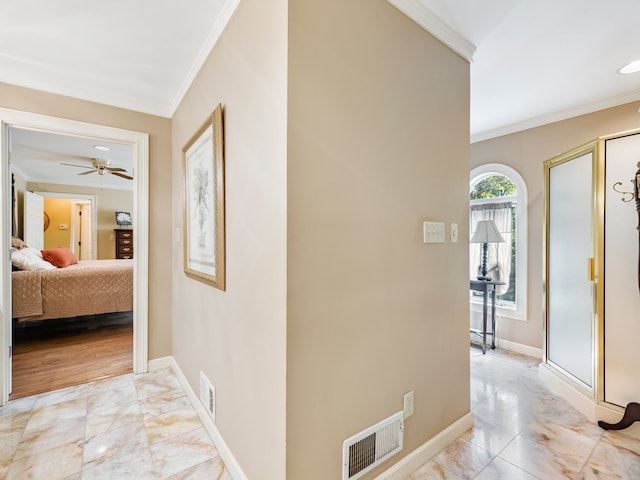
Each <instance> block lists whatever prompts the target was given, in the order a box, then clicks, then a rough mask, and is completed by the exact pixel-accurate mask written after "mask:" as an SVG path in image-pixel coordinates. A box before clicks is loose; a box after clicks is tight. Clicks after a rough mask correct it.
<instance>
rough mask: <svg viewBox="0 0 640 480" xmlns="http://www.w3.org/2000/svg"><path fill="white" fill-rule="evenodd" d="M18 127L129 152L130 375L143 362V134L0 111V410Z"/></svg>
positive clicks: (6, 383) (6, 368)
mask: <svg viewBox="0 0 640 480" xmlns="http://www.w3.org/2000/svg"><path fill="white" fill-rule="evenodd" d="M12 127H15V128H23V129H33V130H39V131H45V132H52V133H58V134H62V135H73V136H78V137H88V138H92V139H96V140H99V139H104V140H107V141H110V142H117V143H121V144H126V145H130V146H131V147H132V151H133V159H132V160H133V171H134V180H133V183H134V187H133V191H134V201H133V209H132V216H133V218H134V223H133V230H134V234H135V237H134V248H135V251H136V256H135V258H134V293H133V296H134V302H133V305H134V309H133V329H134V335H133V338H134V339H133V371H134V373H142V372H145V371H146V370H147V364H148V358H147V356H148V349H147V341H148V278H147V271H148V268H147V266H148V151H149V145H148V143H149V139H148V135H147V134H145V133H142V132H135V131H131V130H123V129H117V128H113V127H106V126H102V125H96V124H90V123H84V122H77V121H73V120H66V119H61V118H56V117H49V116H45V115H39V114H33V113H28V112H20V111H14V110H7V109H0V129H1V136H0V152H1V155H2V165H1V168H0V194H1V195H2V199H3V202H2V225H1V227H0V228H1V232H2V235H1V237H2V238H1V240H0V243H1V247H2V253H1V254H0V269H1V270H2V273H1V274H0V287H1V288H0V290H1V291H2V295H1V303H0V315H1V318H0V406H2V405H4V404H5V403H6V402H7V401H8V398H9V393H10V391H11V340H12V338H11V327H12V321H11V265H10V259H9V251H10V241H11V238H10V237H11V235H10V223H11V207H10V203H11V201H10V198H11V196H10V190H11V182H10V162H11V151H10V145H11V141H10V133H9V132H10V129H11V128H12Z"/></svg>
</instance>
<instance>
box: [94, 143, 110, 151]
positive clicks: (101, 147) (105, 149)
mask: <svg viewBox="0 0 640 480" xmlns="http://www.w3.org/2000/svg"><path fill="white" fill-rule="evenodd" d="M93 148H95V149H96V150H100V151H101V152H108V151H110V150H111V149H110V148H109V147H107V146H106V145H94V146H93Z"/></svg>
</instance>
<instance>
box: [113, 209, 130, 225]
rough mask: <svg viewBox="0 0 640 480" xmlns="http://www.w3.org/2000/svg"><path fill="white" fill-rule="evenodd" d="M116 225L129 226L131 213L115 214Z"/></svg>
mask: <svg viewBox="0 0 640 480" xmlns="http://www.w3.org/2000/svg"><path fill="white" fill-rule="evenodd" d="M116 223H117V224H118V226H120V227H124V226H129V225H131V213H129V212H116Z"/></svg>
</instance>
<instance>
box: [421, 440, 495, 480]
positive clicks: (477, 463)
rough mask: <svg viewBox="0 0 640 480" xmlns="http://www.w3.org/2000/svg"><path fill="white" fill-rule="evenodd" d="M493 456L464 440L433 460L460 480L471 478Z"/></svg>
mask: <svg viewBox="0 0 640 480" xmlns="http://www.w3.org/2000/svg"><path fill="white" fill-rule="evenodd" d="M493 457H494V455H493V454H492V453H491V452H489V451H487V450H485V449H484V448H480V447H478V446H476V445H474V444H472V443H470V442H467V441H466V440H462V439H458V440H456V441H455V442H453V443H452V444H451V445H449V446H448V447H447V448H445V449H444V450H443V451H441V452H440V453H438V454H437V455H436V456H435V457H434V458H433V459H434V460H435V461H436V462H437V463H438V464H440V465H442V466H443V467H444V468H445V469H446V470H448V471H449V472H451V473H452V474H454V475H456V476H457V477H459V478H460V479H462V480H467V479H471V478H473V477H474V476H475V475H477V474H478V473H479V472H480V471H481V470H482V469H483V468H484V467H486V466H487V465H488V464H489V462H490V461H491V460H492V459H493Z"/></svg>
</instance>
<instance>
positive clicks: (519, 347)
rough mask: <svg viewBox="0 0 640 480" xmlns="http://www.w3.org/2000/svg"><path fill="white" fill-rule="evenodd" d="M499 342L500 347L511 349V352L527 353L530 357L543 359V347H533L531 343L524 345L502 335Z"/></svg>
mask: <svg viewBox="0 0 640 480" xmlns="http://www.w3.org/2000/svg"><path fill="white" fill-rule="evenodd" d="M497 344H498V346H499V347H500V348H502V349H504V350H509V351H510V352H515V353H519V354H521V355H527V356H529V357H533V358H537V359H539V360H542V349H541V348H537V347H531V346H529V345H524V344H522V343H516V342H511V341H509V340H504V339H502V338H500V337H498V339H497Z"/></svg>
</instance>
